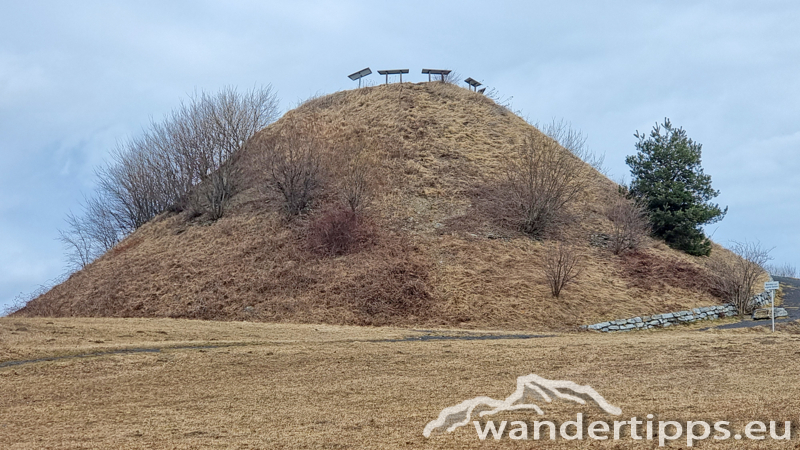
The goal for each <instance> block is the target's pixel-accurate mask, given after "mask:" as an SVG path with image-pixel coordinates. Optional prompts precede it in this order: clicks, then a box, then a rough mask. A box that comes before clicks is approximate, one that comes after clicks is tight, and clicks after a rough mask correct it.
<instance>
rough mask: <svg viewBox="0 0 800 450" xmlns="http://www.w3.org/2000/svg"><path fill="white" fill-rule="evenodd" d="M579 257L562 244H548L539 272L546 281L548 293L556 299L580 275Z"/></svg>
mask: <svg viewBox="0 0 800 450" xmlns="http://www.w3.org/2000/svg"><path fill="white" fill-rule="evenodd" d="M580 262H581V257H580V254H579V253H578V252H577V250H576V249H575V248H574V247H572V246H570V245H568V244H565V243H563V242H558V243H555V244H550V245H548V246H547V247H546V248H545V252H544V254H543V255H542V257H541V260H540V270H541V272H542V274H543V275H544V277H545V278H546V279H547V284H548V285H549V286H550V292H551V293H552V294H553V297H555V298H558V297H559V295H561V291H562V290H563V289H564V287H565V286H567V285H568V284H569V283H571V282H573V281H574V280H575V278H577V277H578V275H580V273H581V271H582V267H581V265H580Z"/></svg>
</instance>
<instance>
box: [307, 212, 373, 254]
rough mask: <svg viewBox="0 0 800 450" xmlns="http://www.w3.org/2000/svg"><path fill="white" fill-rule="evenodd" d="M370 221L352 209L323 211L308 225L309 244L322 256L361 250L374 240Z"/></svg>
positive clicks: (312, 249)
mask: <svg viewBox="0 0 800 450" xmlns="http://www.w3.org/2000/svg"><path fill="white" fill-rule="evenodd" d="M372 235H373V233H372V229H371V226H370V223H369V221H368V220H367V219H366V218H365V217H363V216H361V215H360V214H358V213H357V212H356V211H352V210H350V209H342V208H337V209H333V210H329V211H325V212H323V213H322V214H321V215H320V216H319V217H317V218H316V219H315V220H313V221H312V222H311V223H310V224H309V227H308V232H307V239H308V246H309V248H310V249H311V251H312V252H314V253H316V254H318V255H321V256H341V255H346V254H349V253H353V252H355V251H358V250H360V249H361V248H362V247H364V246H366V245H368V244H369V243H370V242H371V240H372V237H373V236H372Z"/></svg>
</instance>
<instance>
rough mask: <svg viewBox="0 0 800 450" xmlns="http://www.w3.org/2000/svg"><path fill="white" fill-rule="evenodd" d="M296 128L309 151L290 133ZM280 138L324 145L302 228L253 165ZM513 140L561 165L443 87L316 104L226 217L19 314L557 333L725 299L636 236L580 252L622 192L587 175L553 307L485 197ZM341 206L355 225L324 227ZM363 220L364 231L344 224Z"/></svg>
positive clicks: (514, 230)
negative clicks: (632, 241)
mask: <svg viewBox="0 0 800 450" xmlns="http://www.w3.org/2000/svg"><path fill="white" fill-rule="evenodd" d="M310 123H311V124H313V127H310V128H309V127H306V125H305V124H310ZM303 127H306V128H309V129H310V130H311V131H309V132H313V133H314V136H304V137H303V136H299V135H298V133H294V134H293V133H289V131H291V130H297V129H299V128H303ZM287 134H288V135H291V136H294V138H296V139H301V138H302V139H301V140H303V142H305V143H308V142H314V143H324V145H322V144H320V145H318V146H317V145H316V144H315V145H314V146H313V148H314V151H315V152H316V151H318V152H319V155H316V154H315V155H316V156H314V158H312V159H313V161H314V167H315V170H316V169H319V171H320V173H319V174H318V175H319V178H318V181H319V185H318V186H316V188H317V189H316V190H314V192H313V196H311V197H310V198H308V199H307V200H308V202H306V203H303V201H300V202H299V203H298V202H296V201H295V200H291V203H292V204H293V205H294V206H292V207H291V208H296V209H298V210H302V211H303V214H299V215H291V216H292V217H290V218H287V215H286V214H284V212H285V211H286V208H287V206H286V205H287V201H289V200H287V198H286V197H285V196H284V195H283V194H281V193H280V192H279V191H280V190H278V193H276V191H275V190H271V189H265V187H267V186H270V185H271V184H270V183H271V182H272V183H273V184H272V185H273V186H274V182H275V180H274V179H272V180H270V175H268V174H270V173H271V171H270V170H269V168H270V166H269V165H268V163H269V162H270V161H274V159H270V158H269V157H268V156H269V155H267V154H265V152H269V151H274V149H275V148H278V149H280V148H285V146H284V147H281V145H283V144H285V143H286V141H281V139H283V138H282V137H281V136H283V137H284V138H285V137H286V136H287ZM301 134H302V133H301ZM525 139H529V140H533V141H535V142H545V143H549V144H548V145H549V147H548V148H550V149H551V150H552V152H555V153H553V154H552V156H553V157H554V158H556V159H558V158H561V157H560V156H559V154H558V152H566V150H564V149H562V148H560V147H558V146H555V145H553V144H552V143H551V141H550V140H548V139H549V138H546V137H544V135H542V134H541V133H540V132H539V131H538V130H536V129H535V128H534V127H532V126H531V125H529V124H528V123H526V122H525V121H524V120H522V119H521V118H519V117H517V116H516V115H514V114H511V113H510V112H509V111H508V109H507V108H505V107H503V106H501V105H498V104H496V103H495V102H494V101H493V100H491V99H490V98H487V97H485V96H483V95H480V94H478V93H474V92H470V91H469V90H467V89H463V88H459V87H457V86H453V85H451V84H447V83H420V84H409V83H405V84H392V85H387V86H375V87H368V88H363V89H358V90H352V91H344V92H338V93H335V94H331V95H328V96H324V97H318V98H314V99H312V100H309V101H308V102H306V103H305V104H303V105H301V106H300V107H298V108H297V109H295V110H292V111H290V112H288V113H287V114H286V115H285V116H284V117H283V118H281V119H280V120H278V121H277V122H276V123H274V124H272V125H270V126H269V127H267V128H265V129H264V130H262V131H261V132H260V133H258V134H257V135H256V136H255V137H254V138H253V139H252V140H251V141H250V142H249V143H248V145H246V146H245V147H244V149H243V152H242V154H241V155H239V157H238V158H237V159H236V163H237V164H239V165H240V167H239V168H240V169H241V170H240V172H241V174H242V177H241V179H240V182H239V184H238V185H237V192H238V193H237V194H236V195H235V196H234V197H232V198H231V199H230V201H229V202H228V203H227V205H226V209H225V216H224V217H222V218H221V219H219V220H216V221H213V222H212V221H209V220H208V218H207V217H206V216H200V217H193V215H191V214H188V213H186V212H184V213H173V212H167V213H164V214H162V215H160V216H158V217H156V218H155V219H154V220H152V221H150V222H149V223H147V224H145V225H144V226H142V227H141V228H139V229H138V230H137V231H136V232H135V233H133V234H132V235H131V236H129V237H128V238H126V239H125V240H124V241H123V242H121V243H120V244H118V245H117V246H116V247H114V249H112V250H111V251H110V252H109V253H107V254H106V255H104V256H103V257H101V258H99V259H98V260H96V261H95V262H93V263H92V264H90V265H88V266H87V267H86V268H84V269H83V270H81V271H79V272H77V273H75V274H74V275H73V276H72V277H70V279H68V280H67V281H66V282H64V283H62V284H61V285H59V286H56V287H55V288H54V289H53V290H51V291H50V292H48V293H47V294H45V295H43V296H41V297H39V298H38V299H36V300H34V301H33V302H31V303H30V304H29V305H28V306H27V307H26V308H24V309H23V310H22V311H21V312H20V313H19V315H34V316H35V315H48V316H112V317H181V318H202V319H216V320H257V321H275V322H295V323H328V324H374V325H412V324H413V325H420V326H456V327H466V328H480V327H491V328H500V329H528V330H554V329H571V328H573V327H575V326H578V325H582V324H587V323H595V322H599V321H602V320H607V319H616V318H619V317H631V316H636V315H641V314H653V313H659V312H665V311H670V310H680V309H687V308H691V307H696V306H702V305H709V304H716V303H719V302H720V300H719V298H717V297H715V296H714V295H713V294H714V293H713V292H709V290H708V288H707V286H706V284H705V283H704V280H705V279H706V277H707V276H708V271H707V269H706V267H705V266H704V264H703V260H702V259H701V258H694V257H690V256H687V255H685V254H681V253H678V252H675V251H673V250H671V249H669V248H667V247H666V246H664V245H663V244H659V243H658V242H656V241H653V240H652V239H649V238H647V239H646V242H645V245H642V247H641V248H640V249H639V250H637V251H636V252H634V253H633V254H632V255H614V254H613V252H612V251H611V250H610V249H608V248H602V247H595V246H592V245H590V239H589V236H590V235H591V234H593V233H605V234H608V233H610V231H611V229H612V223H611V221H610V220H609V219H608V217H607V216H606V213H605V210H604V208H603V205H605V204H608V203H610V201H611V200H612V199H615V198H617V196H618V194H617V190H618V186H617V185H616V184H615V183H613V182H611V181H609V180H608V179H607V178H605V177H604V176H603V175H601V174H600V173H599V172H597V171H596V170H594V169H592V168H591V167H590V166H589V165H583V166H580V167H581V171H582V173H583V174H584V178H585V179H582V180H581V183H582V184H583V187H584V189H582V190H581V194H580V195H579V196H577V197H575V198H574V199H572V202H571V203H568V204H566V205H565V206H564V208H563V211H562V213H563V214H561V215H560V216H559V217H558V219H557V223H556V225H557V226H555V227H553V230H552V232H551V233H549V234H548V235H547V236H545V237H547V238H548V239H559V240H562V241H565V242H568V243H569V244H570V245H573V246H574V247H575V248H577V249H579V250H580V252H581V254H583V255H584V256H585V257H586V262H585V265H584V267H583V271H582V273H581V274H580V276H578V277H577V278H576V279H575V280H574V282H573V283H572V284H570V285H569V286H567V288H566V289H564V290H563V291H562V292H560V295H559V299H558V301H557V302H553V300H552V296H551V292H550V289H549V287H548V285H547V282H546V280H545V278H544V277H543V276H542V275H541V274H540V271H539V261H540V260H541V257H542V255H543V252H544V251H545V247H546V245H545V244H547V242H540V241H535V240H532V239H530V238H529V237H528V236H526V235H525V234H524V233H522V232H521V231H520V228H519V223H518V222H515V221H514V220H515V219H514V218H513V217H512V216H513V214H511V215H509V213H508V211H507V210H502V208H501V210H498V207H499V206H502V202H496V201H493V200H492V199H493V198H496V197H492V195H490V194H491V193H489V192H487V191H486V190H485V189H484V188H486V187H487V186H490V187H491V186H498V185H499V184H501V182H502V181H503V180H507V174H508V171H507V169H508V167H509V161H513V160H514V158H516V157H518V156H519V149H520V145H521V144H523V143H524V142H525ZM309 145H310V144H309ZM317 156H318V157H319V162H320V164H319V166H317V165H316V164H317V159H315V158H316V157H317ZM563 156H564V157H563V158H561V159H564V160H568V161H572V162H575V163H576V164H578V165H580V164H583V163H581V162H580V161H579V160H577V159H575V158H574V157H572V156H571V155H569V154H565V155H563ZM301 159H302V158H301ZM365 161H366V163H365ZM365 165H367V166H368V167H369V168H370V171H369V172H364V171H359V170H355V169H359V168H363V167H364V166H365ZM348 177H349V178H348ZM348 187H349V188H351V189H348ZM301 197H302V196H301ZM301 200H302V198H301ZM341 208H349V209H350V210H353V211H357V213H358V217H359V219H358V220H359V221H358V222H356V221H352V222H348V221H347V220H344V221H342V220H340V219H341V218H342V217H344V216H342V217H339V218H336V217H333V216H330V214H332V213H331V211H337V210H338V209H341ZM493 208H494V209H493ZM334 219H335V220H334ZM362 221H363V222H362ZM363 223H368V224H369V226H368V228H369V230H370V232H369V233H366V234H362V233H361V232H360V231H358V232H356V231H354V230H353V229H352V227H351V226H353V225H354V224H358V225H359V226H360V224H363ZM353 236H355V237H353ZM365 236H366V237H365ZM662 269H663V270H666V272H662ZM673 269H676V270H673Z"/></svg>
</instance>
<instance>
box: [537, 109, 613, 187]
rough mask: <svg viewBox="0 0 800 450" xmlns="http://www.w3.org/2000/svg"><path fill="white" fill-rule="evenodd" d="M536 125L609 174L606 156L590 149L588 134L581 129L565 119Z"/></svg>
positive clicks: (573, 152)
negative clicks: (575, 127)
mask: <svg viewBox="0 0 800 450" xmlns="http://www.w3.org/2000/svg"><path fill="white" fill-rule="evenodd" d="M534 126H535V127H536V128H538V129H540V130H541V131H542V133H544V134H546V135H548V136H550V137H551V138H553V139H554V140H555V141H556V142H558V143H559V144H561V146H562V147H564V148H565V149H567V150H569V151H570V152H572V154H573V155H575V156H577V157H578V158H580V159H581V160H583V161H584V162H586V163H587V164H589V165H590V166H592V167H593V168H594V169H595V170H597V171H598V172H600V173H602V174H603V175H605V176H608V169H606V168H605V167H603V163H604V162H605V159H606V156H605V155H598V154H597V153H595V152H593V151H592V150H590V149H589V147H588V146H587V145H586V135H584V134H583V133H582V132H581V131H580V130H575V129H574V128H572V126H571V125H570V124H569V123H568V122H566V121H564V120H563V119H562V120H558V121H557V120H555V119H553V120H552V121H551V122H550V123H548V124H544V125H539V124H538V123H537V124H535V125H534Z"/></svg>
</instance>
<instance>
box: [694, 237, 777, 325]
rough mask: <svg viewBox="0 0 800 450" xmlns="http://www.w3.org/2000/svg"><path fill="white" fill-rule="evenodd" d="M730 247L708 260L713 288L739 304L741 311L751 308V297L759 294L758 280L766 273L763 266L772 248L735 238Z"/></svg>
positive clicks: (748, 311)
mask: <svg viewBox="0 0 800 450" xmlns="http://www.w3.org/2000/svg"><path fill="white" fill-rule="evenodd" d="M730 251H731V252H733V253H734V255H735V256H733V255H725V254H724V253H721V252H717V253H721V254H717V255H712V256H711V258H710V259H709V261H708V264H709V268H710V269H711V271H712V273H713V284H714V288H715V289H716V290H717V291H719V292H720V293H721V294H722V297H723V298H724V299H725V300H727V301H729V302H731V303H733V304H734V305H736V308H737V309H738V310H739V314H748V313H750V312H751V311H752V304H751V300H752V298H753V295H754V294H756V288H757V285H756V284H757V282H758V279H759V278H760V277H762V276H763V275H765V273H764V268H763V266H764V265H765V264H766V263H767V261H769V260H770V259H771V258H770V256H769V252H770V249H765V248H763V247H762V246H761V244H760V243H758V242H747V241H745V242H733V246H731V248H730Z"/></svg>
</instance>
